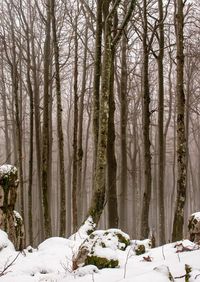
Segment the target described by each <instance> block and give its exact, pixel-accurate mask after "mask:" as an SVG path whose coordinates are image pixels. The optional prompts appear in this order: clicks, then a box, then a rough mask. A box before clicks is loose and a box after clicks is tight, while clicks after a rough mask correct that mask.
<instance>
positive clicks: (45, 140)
mask: <svg viewBox="0 0 200 282" xmlns="http://www.w3.org/2000/svg"><path fill="white" fill-rule="evenodd" d="M50 8H51V1H50V0H47V1H46V12H47V19H46V32H45V43H44V102H43V107H44V109H43V130H42V131H43V132H42V133H43V134H42V168H41V170H42V192H43V213H44V233H45V234H44V236H45V238H48V237H51V232H52V231H51V217H50V207H49V201H48V197H49V186H48V184H49V183H48V180H49V142H50V141H49V104H50V94H49V80H50V42H51V35H50V31H51V11H50Z"/></svg>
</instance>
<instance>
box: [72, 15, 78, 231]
mask: <svg viewBox="0 0 200 282" xmlns="http://www.w3.org/2000/svg"><path fill="white" fill-rule="evenodd" d="M77 21H78V16H76V18H75V30H74V32H75V35H74V46H75V50H74V125H73V127H74V132H73V175H72V214H73V231H74V232H75V231H76V230H77V227H78V211H77V169H78V167H77V153H78V147H77V145H78V144H77V138H78V34H77V32H78V31H77V29H78V26H77Z"/></svg>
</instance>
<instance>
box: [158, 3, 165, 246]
mask: <svg viewBox="0 0 200 282" xmlns="http://www.w3.org/2000/svg"><path fill="white" fill-rule="evenodd" d="M158 9H159V55H158V58H157V62H158V88H159V96H158V140H159V142H158V150H159V152H158V156H159V157H158V163H159V165H158V187H159V190H158V192H159V194H158V195H159V228H158V229H159V243H160V245H164V244H165V205H164V184H165V179H164V176H165V173H164V170H165V165H164V160H165V158H164V75H163V58H164V22H163V21H164V18H163V1H162V0H158Z"/></svg>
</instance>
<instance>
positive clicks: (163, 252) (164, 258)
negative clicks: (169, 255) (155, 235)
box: [162, 245, 165, 260]
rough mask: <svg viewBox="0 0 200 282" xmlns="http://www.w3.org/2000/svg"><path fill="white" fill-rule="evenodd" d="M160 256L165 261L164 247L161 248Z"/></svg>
mask: <svg viewBox="0 0 200 282" xmlns="http://www.w3.org/2000/svg"><path fill="white" fill-rule="evenodd" d="M162 255H163V259H164V260H165V254H164V245H163V246H162Z"/></svg>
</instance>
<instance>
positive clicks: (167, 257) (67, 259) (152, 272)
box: [0, 231, 200, 282]
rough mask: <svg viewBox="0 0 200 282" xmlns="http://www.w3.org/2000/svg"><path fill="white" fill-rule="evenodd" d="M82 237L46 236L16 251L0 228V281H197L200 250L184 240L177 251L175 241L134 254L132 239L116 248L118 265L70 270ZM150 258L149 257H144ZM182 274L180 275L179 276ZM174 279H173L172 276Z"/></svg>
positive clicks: (199, 268) (199, 272)
mask: <svg viewBox="0 0 200 282" xmlns="http://www.w3.org/2000/svg"><path fill="white" fill-rule="evenodd" d="M80 243H81V240H80V238H79V240H74V238H73V237H72V238H71V239H64V238H58V237H54V238H49V239H47V240H46V241H44V242H43V243H41V244H40V245H39V246H38V248H37V249H35V250H32V252H30V251H31V249H27V250H25V251H24V252H23V253H18V252H16V251H15V249H14V247H13V245H12V243H11V242H10V241H9V240H8V239H7V234H6V233H4V232H3V231H0V281H1V282H29V281H30V282H33V281H49V282H65V281H67V282H72V281H73V282H74V281H77V282H83V281H84V282H87V281H88V282H90V281H91V282H119V281H123V282H147V281H152V282H165V281H170V279H169V276H170V275H169V272H170V273H171V275H172V277H173V278H171V281H180V282H181V281H190V282H192V281H195V282H198V281H200V250H198V249H197V250H194V249H195V248H196V246H194V245H193V244H192V243H191V242H190V241H188V240H185V241H183V242H182V245H179V246H178V248H179V249H181V248H184V249H191V250H192V251H183V252H178V253H177V248H176V247H175V243H173V244H167V245H164V246H162V247H158V248H155V249H151V250H149V251H148V252H147V253H145V254H143V255H140V256H136V255H135V252H134V244H135V241H132V245H131V246H129V247H128V248H127V249H126V251H119V250H118V251H117V255H118V257H119V260H120V267H119V268H117V269H102V270H98V269H97V268H96V267H94V266H86V267H81V268H79V269H78V270H76V271H74V272H72V271H71V266H72V256H73V254H74V253H75V252H76V250H77V248H78V246H79V245H80ZM146 260H150V261H146ZM185 265H189V267H191V272H190V278H189V280H185V276H184V275H185V274H186V271H185ZM180 277H182V278H180ZM173 279H174V280H173Z"/></svg>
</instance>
